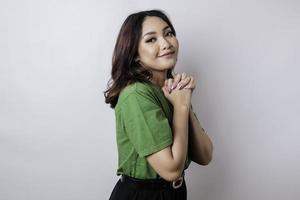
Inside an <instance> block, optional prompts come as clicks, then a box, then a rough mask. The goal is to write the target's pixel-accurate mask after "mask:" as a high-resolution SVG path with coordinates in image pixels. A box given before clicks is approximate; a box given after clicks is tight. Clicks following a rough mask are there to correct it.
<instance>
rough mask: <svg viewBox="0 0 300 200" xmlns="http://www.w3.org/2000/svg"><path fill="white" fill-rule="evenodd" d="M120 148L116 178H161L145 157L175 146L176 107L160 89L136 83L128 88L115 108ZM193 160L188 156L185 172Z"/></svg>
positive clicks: (123, 91) (124, 90) (148, 84)
mask: <svg viewBox="0 0 300 200" xmlns="http://www.w3.org/2000/svg"><path fill="white" fill-rule="evenodd" d="M115 117H116V133H117V135H116V137H117V147H118V169H117V175H120V174H125V175H128V176H131V177H135V178H141V179H153V178H157V177H159V175H158V174H157V173H156V172H155V171H154V169H153V168H152V167H151V165H150V164H149V163H148V162H147V159H146V156H147V155H150V154H153V153H155V152H158V151H160V150H162V149H164V148H166V147H168V146H170V145H171V144H172V143H173V135H172V120H173V106H172V104H171V103H170V102H169V101H168V100H167V99H166V97H165V96H164V94H163V91H162V90H161V88H160V87H159V86H157V85H154V84H152V83H140V82H136V83H133V84H131V85H128V86H127V87H125V88H124V89H123V90H122V91H121V93H120V95H119V99H118V103H117V105H116V107H115ZM190 162H191V160H190V158H189V157H188V156H187V159H186V162H185V169H186V168H188V166H189V164H190Z"/></svg>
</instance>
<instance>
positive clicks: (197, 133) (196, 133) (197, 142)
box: [189, 106, 213, 165]
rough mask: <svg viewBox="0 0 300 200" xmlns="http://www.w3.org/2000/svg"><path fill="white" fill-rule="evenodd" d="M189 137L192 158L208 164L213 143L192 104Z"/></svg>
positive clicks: (202, 163)
mask: <svg viewBox="0 0 300 200" xmlns="http://www.w3.org/2000/svg"><path fill="white" fill-rule="evenodd" d="M189 137H190V144H189V148H190V149H189V151H190V157H191V160H192V161H194V162H195V163H197V164H199V165H208V164H209V163H210V161H211V160H212V153H213V144H212V142H211V140H210V138H209V137H208V135H207V134H206V133H205V131H204V129H203V128H202V127H201V125H200V122H199V120H198V118H197V116H196V114H195V113H194V112H193V109H192V106H191V108H190V112H189Z"/></svg>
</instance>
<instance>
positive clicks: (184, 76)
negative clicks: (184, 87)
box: [181, 72, 187, 80]
mask: <svg viewBox="0 0 300 200" xmlns="http://www.w3.org/2000/svg"><path fill="white" fill-rule="evenodd" d="M186 77H187V74H186V73H185V72H183V73H182V74H181V80H183V79H185V78H186Z"/></svg>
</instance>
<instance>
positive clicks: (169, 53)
mask: <svg viewBox="0 0 300 200" xmlns="http://www.w3.org/2000/svg"><path fill="white" fill-rule="evenodd" d="M173 53H175V51H169V52H166V53H164V54H163V55H161V56H159V57H162V56H167V55H171V54H173Z"/></svg>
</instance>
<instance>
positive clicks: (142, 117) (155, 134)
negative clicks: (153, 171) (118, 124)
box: [121, 91, 173, 157]
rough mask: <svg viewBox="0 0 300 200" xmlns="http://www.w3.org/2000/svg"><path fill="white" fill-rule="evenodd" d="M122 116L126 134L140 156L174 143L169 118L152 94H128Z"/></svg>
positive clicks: (136, 92)
mask: <svg viewBox="0 0 300 200" xmlns="http://www.w3.org/2000/svg"><path fill="white" fill-rule="evenodd" d="M121 116H122V119H123V122H124V126H125V130H126V134H127V136H128V138H129V140H130V142H131V143H132V145H133V146H134V148H135V150H136V151H137V153H138V154H139V156H140V157H144V156H147V155H150V154H152V153H155V152H157V151H160V150H162V149H164V148H166V147H167V146H170V145H171V144H172V142H173V139H172V130H171V127H170V124H169V121H168V118H167V117H166V115H165V113H164V112H163V110H162V108H161V107H160V105H159V104H158V103H157V102H156V100H155V98H153V96H151V95H150V94H147V93H146V92H145V93H143V92H139V91H134V92H133V93H131V94H130V95H128V97H127V98H126V99H125V100H124V102H123V104H122V108H121Z"/></svg>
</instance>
